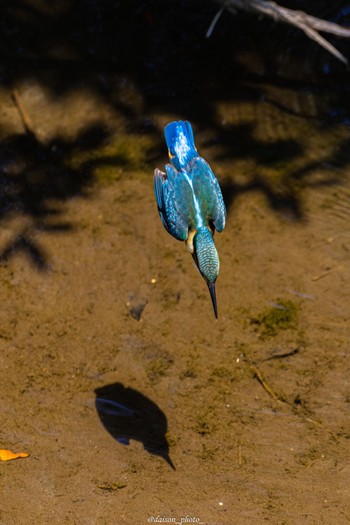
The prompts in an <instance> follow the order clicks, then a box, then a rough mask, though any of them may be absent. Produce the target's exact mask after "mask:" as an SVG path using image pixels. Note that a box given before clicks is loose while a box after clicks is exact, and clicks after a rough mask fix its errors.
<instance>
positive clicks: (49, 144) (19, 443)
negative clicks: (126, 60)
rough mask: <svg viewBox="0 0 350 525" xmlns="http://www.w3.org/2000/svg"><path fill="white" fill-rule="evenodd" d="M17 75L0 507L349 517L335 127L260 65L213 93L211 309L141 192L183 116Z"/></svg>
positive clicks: (135, 519) (343, 165) (38, 514)
mask: <svg viewBox="0 0 350 525" xmlns="http://www.w3.org/2000/svg"><path fill="white" fill-rule="evenodd" d="M119 82H120V83H119V86H120V91H119V94H121V93H122V94H123V93H124V95H123V96H124V103H125V104H129V106H130V107H133V108H135V107H138V111H140V112H142V108H143V106H142V104H143V100H142V97H141V96H140V95H139V94H138V92H137V89H136V88H135V87H134V86H133V85H132V84H130V83H128V82H129V81H128V79H126V78H125V79H123V81H121V80H120V81H119ZM17 87H18V90H19V93H20V97H21V100H22V102H23V105H24V107H25V108H26V110H27V112H28V115H29V118H30V119H31V123H32V126H33V130H34V133H35V134H34V135H32V134H30V133H28V132H26V131H25V130H24V128H23V122H22V120H21V118H20V114H19V111H18V108H17V107H16V105H14V104H13V102H12V100H11V98H10V93H9V92H8V91H7V90H5V89H4V90H3V92H2V93H1V97H2V104H3V105H2V108H3V110H2V113H1V115H0V120H1V122H0V124H1V129H2V130H5V129H6V132H5V131H2V135H1V137H2V140H3V142H2V144H3V146H2V147H3V150H2V172H3V188H4V189H3V197H2V204H3V206H2V217H1V219H2V222H1V230H0V250H1V255H0V257H1V261H2V264H1V267H0V296H1V301H2V308H1V318H0V345H1V354H0V359H1V367H0V374H1V376H0V377H1V382H0V399H1V414H2V425H1V433H0V448H8V449H11V450H14V451H16V452H19V451H26V452H29V453H30V456H29V457H28V458H25V459H18V460H15V461H11V462H7V463H1V465H0V490H1V492H0V493H1V505H0V523H1V524H2V525H12V524H16V525H22V524H23V525H27V524H36V525H44V524H58V523H64V524H82V525H104V524H106V525H114V524H115V525H130V524H135V525H145V524H147V523H157V522H158V523H159V522H162V520H163V522H168V523H169V522H170V523H171V522H177V523H180V522H181V520H182V523H202V524H205V525H226V524H227V525H234V524H237V525H238V524H239V525H245V524H260V523H271V524H276V525H277V524H278V525H282V524H286V525H292V524H293V525H294V524H299V523H305V524H307V525H313V524H314V525H319V524H321V523H324V524H327V525H332V524H334V525H343V524H347V523H349V522H350V504H349V502H350V484H349V478H350V453H349V450H350V449H349V437H350V427H349V419H350V383H349V377H350V365H349V357H348V354H349V335H350V325H349V313H350V306H349V304H350V291H349V275H350V274H349V270H350V257H349V250H350V248H349V236H350V230H349V216H350V214H349V209H350V208H349V206H350V205H349V202H350V201H349V197H350V178H349V165H350V162H349V160H350V159H349V154H348V153H347V152H348V147H347V145H348V144H349V132H348V128H346V127H345V126H343V125H342V124H338V125H335V126H333V127H325V128H323V127H322V126H321V125H320V123H319V122H318V121H317V120H313V118H314V116H313V115H312V114H311V113H312V112H311V109H310V108H311V106H312V104H311V105H310V107H306V109H305V106H304V109H305V113H304V114H302V115H300V114H297V113H295V112H293V111H290V110H289V109H288V108H286V107H283V105H282V104H281V103H280V102H281V98H279V97H282V95H281V93H282V94H283V101H284V102H286V101H289V102H290V101H291V100H292V99H291V98H290V96H289V95H290V94H289V95H288V94H287V95H286V92H285V91H283V90H281V92H280V91H278V90H277V89H276V90H272V89H271V88H268V87H267V86H265V87H260V89H263V90H264V92H265V94H266V97H265V100H264V101H262V100H256V101H255V102H249V103H248V102H247V103H243V102H242V101H234V102H225V103H222V105H221V106H220V105H218V107H217V119H218V121H219V122H220V125H221V126H222V128H223V130H224V132H225V133H226V134H227V133H228V132H230V133H231V136H232V140H231V144H232V147H231V150H230V151H229V150H226V151H224V149H223V145H222V144H220V141H218V140H216V139H217V137H216V136H215V133H214V132H213V130H208V129H206V128H205V126H204V125H203V126H201V125H199V124H196V125H195V126H194V127H195V135H196V138H197V145H198V149H199V151H200V153H201V154H202V155H203V156H204V157H205V158H206V159H207V160H208V161H209V162H210V164H211V166H212V167H213V169H214V171H215V173H216V174H217V176H218V178H219V179H220V182H221V184H222V187H223V191H224V194H225V199H226V203H227V208H228V220H227V226H226V229H225V231H224V232H223V233H222V234H220V235H217V236H216V243H217V247H218V251H219V253H220V259H221V271H220V276H219V279H218V282H217V296H218V307H219V320H218V321H215V319H214V315H213V311H212V307H211V304H210V298H209V294H208V290H207V289H206V285H205V283H204V281H203V280H202V279H201V277H200V275H199V274H198V272H196V270H195V269H194V267H193V263H192V260H191V257H190V256H189V254H188V253H187V252H186V249H185V246H184V245H183V244H181V243H179V242H177V241H175V240H174V239H172V238H171V237H170V236H169V235H168V234H167V233H166V231H165V230H164V229H163V228H162V225H161V222H160V220H159V217H158V215H157V209H156V205H155V199H154V195H153V169H154V168H155V167H159V168H162V166H163V165H164V163H165V162H166V151H165V146H164V143H163V138H162V128H163V126H164V124H165V123H166V122H168V121H169V120H171V119H172V118H173V117H174V115H165V114H163V113H162V114H158V113H157V112H156V111H154V112H153V114H152V113H149V116H148V118H149V122H150V123H151V124H152V129H156V130H157V133H153V134H151V135H150V134H148V133H146V132H144V133H140V132H137V133H136V132H135V133H134V132H130V130H129V129H128V128H127V126H126V123H125V120H124V118H123V117H122V116H121V114H120V113H119V112H118V110H117V109H116V108H114V109H113V110H112V109H111V107H110V106H108V105H107V104H106V105H104V103H103V101H102V100H101V99H100V98H96V97H95V96H94V95H93V94H91V93H89V92H88V91H86V90H85V89H84V86H83V87H82V88H81V89H79V88H77V89H76V91H75V92H71V93H70V94H69V95H67V96H64V97H55V96H53V95H52V93H51V92H48V91H45V88H44V86H43V85H41V84H40V83H38V82H36V81H35V80H32V81H28V80H26V81H23V82H22V83H19V84H18V86H17ZM269 89H270V90H269ZM123 90H124V91H123ZM267 95H268V96H267ZM120 96H121V95H120ZM305 100H306V101H309V100H310V99H309V98H307V99H305ZM290 103H291V102H290ZM291 104H292V103H291ZM301 105H302V104H301ZM176 117H177V115H176ZM182 117H183V118H186V114H183V115H182ZM101 123H103V125H104V126H105V127H106V129H108V132H109V133H108V138H107V139H106V140H105V138H104V134H103V128H102V127H101ZM86 130H89V133H86ZM225 130H226V131H225ZM57 137H59V138H57ZM301 145H302V146H301ZM336 160H338V162H337V163H336ZM127 443H129V444H127ZM157 520H158V521H157ZM191 520H192V521H191Z"/></svg>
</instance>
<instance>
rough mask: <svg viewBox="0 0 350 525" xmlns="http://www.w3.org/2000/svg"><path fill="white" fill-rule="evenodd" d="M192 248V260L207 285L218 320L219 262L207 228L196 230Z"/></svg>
mask: <svg viewBox="0 0 350 525" xmlns="http://www.w3.org/2000/svg"><path fill="white" fill-rule="evenodd" d="M193 248H194V251H193V258H194V260H195V262H196V264H197V266H198V269H199V271H200V273H201V275H202V276H203V278H204V280H205V281H206V283H207V285H208V288H209V292H210V297H211V300H212V303H213V308H214V313H215V317H216V318H218V312H217V304H216V293H215V282H216V279H217V277H218V275H219V268H220V262H219V255H218V252H217V250H216V247H215V244H214V239H213V235H212V233H211V232H210V231H209V230H208V228H199V229H198V231H197V232H196V234H195V236H194V238H193Z"/></svg>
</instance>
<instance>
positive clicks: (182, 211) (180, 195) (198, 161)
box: [154, 120, 226, 319]
mask: <svg viewBox="0 0 350 525" xmlns="http://www.w3.org/2000/svg"><path fill="white" fill-rule="evenodd" d="M164 136H165V142H166V144H167V147H168V154H169V160H170V162H171V164H167V165H166V166H165V173H164V172H162V171H160V170H159V169H157V168H156V169H155V171H154V191H155V195H156V200H157V206H158V212H159V215H160V218H161V220H162V223H163V226H164V227H165V229H166V230H167V231H168V232H169V233H170V235H172V236H173V237H175V239H178V240H180V241H185V243H186V246H187V249H188V251H189V252H190V253H191V254H192V257H193V259H194V262H195V264H196V265H197V267H198V269H199V272H200V274H201V275H202V277H203V278H204V280H205V282H206V283H207V285H208V288H209V292H210V297H211V301H212V304H213V308H214V314H215V317H216V319H217V318H218V309H217V302H216V291H215V283H216V279H217V277H218V274H219V267H220V262H219V255H218V252H217V250H216V247H215V244H214V233H215V231H218V232H222V230H223V229H224V228H225V221H226V208H225V203H224V199H223V197H222V193H221V189H220V186H219V183H218V180H217V179H216V177H215V175H214V173H213V172H212V170H211V168H210V166H209V164H208V163H207V162H206V161H205V160H204V159H203V158H202V157H200V156H199V155H198V153H197V150H196V147H195V145H194V137H193V131H192V126H191V124H190V123H189V122H187V121H182V120H179V121H178V122H171V123H170V124H168V125H167V126H165V128H164Z"/></svg>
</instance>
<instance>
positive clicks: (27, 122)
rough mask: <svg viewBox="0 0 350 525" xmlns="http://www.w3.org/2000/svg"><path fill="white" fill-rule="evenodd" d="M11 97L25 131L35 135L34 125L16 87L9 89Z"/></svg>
mask: <svg viewBox="0 0 350 525" xmlns="http://www.w3.org/2000/svg"><path fill="white" fill-rule="evenodd" d="M11 97H12V100H13V101H14V103H15V106H16V108H17V111H18V113H19V115H20V117H21V120H22V122H23V126H24V128H25V130H26V132H27V133H29V135H33V136H34V137H35V132H34V126H33V124H32V121H31V118H30V116H29V113H28V112H27V110H26V108H25V106H24V104H23V102H22V99H21V96H20V94H19V92H18V90H17V89H13V90H12V91H11Z"/></svg>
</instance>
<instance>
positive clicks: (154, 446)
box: [95, 383, 175, 470]
mask: <svg viewBox="0 0 350 525" xmlns="http://www.w3.org/2000/svg"><path fill="white" fill-rule="evenodd" d="M95 394H96V400H95V406H96V410H97V413H98V415H99V418H100V420H101V423H102V424H103V426H104V427H105V429H106V430H107V432H109V434H111V436H112V437H113V438H114V439H115V440H116V441H118V443H120V444H121V445H129V444H130V440H135V441H139V442H140V443H142V444H143V447H144V449H145V450H146V451H147V452H149V453H150V454H153V455H155V456H159V457H161V458H163V459H164V460H165V461H166V462H167V463H168V465H170V467H171V468H172V469H174V470H175V466H174V464H173V462H172V461H171V459H170V455H169V443H168V440H167V419H166V416H165V414H164V412H163V411H162V410H161V409H160V408H159V407H158V406H157V405H156V404H155V403H154V402H153V401H151V400H150V399H149V398H148V397H146V396H144V395H143V394H141V392H138V391H137V390H135V389H133V388H130V387H125V386H124V385H123V384H121V383H113V384H110V385H106V386H103V387H100V388H96V390H95Z"/></svg>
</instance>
